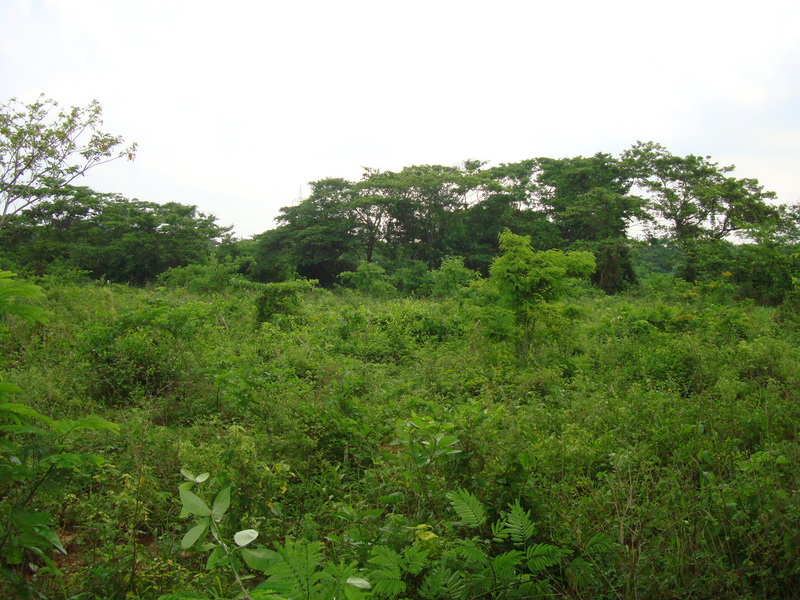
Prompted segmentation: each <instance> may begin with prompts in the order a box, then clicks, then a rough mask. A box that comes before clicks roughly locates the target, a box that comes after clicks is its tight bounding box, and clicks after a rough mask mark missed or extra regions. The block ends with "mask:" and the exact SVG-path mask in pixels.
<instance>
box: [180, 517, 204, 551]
mask: <svg viewBox="0 0 800 600" xmlns="http://www.w3.org/2000/svg"><path fill="white" fill-rule="evenodd" d="M210 522H211V521H210V520H209V518H208V517H206V518H204V519H201V520H200V522H199V523H198V524H197V525H195V526H194V527H192V528H191V529H190V530H189V531H187V532H186V535H184V536H183V539H182V540H181V548H183V549H184V550H186V549H187V548H191V547H192V546H194V544H195V542H197V540H199V539H200V538H202V537H203V536H205V534H206V531H208V526H209V524H210Z"/></svg>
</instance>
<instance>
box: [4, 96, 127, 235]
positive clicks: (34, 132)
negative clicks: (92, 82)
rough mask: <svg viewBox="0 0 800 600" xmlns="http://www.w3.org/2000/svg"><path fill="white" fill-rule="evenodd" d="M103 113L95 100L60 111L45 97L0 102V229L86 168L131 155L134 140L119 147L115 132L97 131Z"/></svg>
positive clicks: (56, 105) (118, 137)
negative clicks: (35, 99)
mask: <svg viewBox="0 0 800 600" xmlns="http://www.w3.org/2000/svg"><path fill="white" fill-rule="evenodd" d="M102 113H103V109H102V108H101V106H100V104H99V103H98V102H97V101H96V100H93V101H92V102H91V103H89V104H88V105H87V106H84V107H78V106H73V107H71V108H67V109H63V110H59V109H58V103H57V102H55V101H54V100H49V99H47V98H45V97H44V96H40V97H39V99H38V100H37V101H35V102H32V103H30V104H24V103H22V102H20V101H18V100H16V99H13V98H12V99H11V100H10V101H9V102H7V103H6V104H3V105H0V209H1V210H2V212H0V228H2V227H3V225H4V224H5V223H6V221H8V219H9V217H11V216H13V215H15V214H17V213H19V212H20V211H22V210H24V209H25V208H27V207H29V206H31V205H33V204H35V203H36V202H39V201H41V200H43V199H45V198H46V197H47V194H48V193H50V192H51V191H52V190H53V189H54V188H57V187H61V186H64V185H67V184H69V183H71V182H72V181H74V180H75V178H76V177H78V176H80V175H83V174H84V173H86V172H87V171H88V170H89V169H92V168H94V167H96V166H98V165H101V164H103V163H107V162H110V161H112V160H117V159H119V158H123V157H125V158H127V159H128V160H133V159H134V157H135V154H136V144H132V145H131V146H128V147H127V148H124V149H120V147H121V145H122V142H123V140H122V138H121V137H120V136H118V135H111V134H108V133H105V132H103V131H101V130H100V127H101V126H102V124H103V120H102Z"/></svg>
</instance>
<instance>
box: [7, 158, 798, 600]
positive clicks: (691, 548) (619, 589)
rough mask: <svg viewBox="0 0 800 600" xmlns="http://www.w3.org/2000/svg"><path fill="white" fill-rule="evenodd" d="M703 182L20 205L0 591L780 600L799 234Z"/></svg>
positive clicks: (789, 548) (705, 169)
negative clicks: (250, 212)
mask: <svg viewBox="0 0 800 600" xmlns="http://www.w3.org/2000/svg"><path fill="white" fill-rule="evenodd" d="M729 172H730V170H729V169H727V168H724V169H720V168H718V167H717V166H716V165H715V164H714V163H711V162H710V160H708V159H704V158H697V157H685V158H681V157H673V156H671V155H669V153H667V152H666V151H665V150H664V149H663V148H661V147H660V146H657V145H654V144H640V145H637V146H635V147H634V148H633V149H632V150H631V151H630V152H629V153H626V154H625V155H623V156H622V157H620V158H619V159H615V158H613V157H611V156H608V155H603V154H598V155H596V156H594V157H591V158H584V157H576V158H573V159H559V160H552V159H534V160H530V161H523V162H521V163H518V164H512V165H501V166H499V167H491V168H485V165H483V164H482V163H479V162H477V161H470V162H468V163H466V164H465V165H463V166H462V167H452V168H450V167H448V168H445V167H435V166H434V167H430V166H428V167H410V168H407V169H404V170H403V171H401V172H400V173H382V172H378V171H374V170H368V171H367V172H366V173H365V176H364V178H363V180H362V181H360V182H357V183H351V182H347V181H344V180H341V179H331V180H324V181H321V182H316V183H315V184H314V186H313V191H312V194H311V196H310V197H309V199H307V200H306V201H304V202H301V203H300V204H298V205H297V206H293V207H289V208H286V209H284V210H283V213H282V217H281V223H280V225H279V227H277V228H276V229H274V230H271V231H268V232H265V233H264V234H262V235H260V236H256V238H254V239H253V240H236V239H233V238H231V237H229V236H226V235H225V233H226V232H225V231H224V230H222V229H220V228H218V227H216V225H214V218H213V217H207V216H205V215H202V214H200V213H198V212H197V211H196V209H195V207H186V206H182V205H178V204H174V203H173V204H165V205H155V204H150V203H145V202H140V201H129V200H126V199H124V198H120V197H117V196H114V195H107V194H100V193H96V192H94V191H92V190H88V189H86V188H77V187H72V186H69V185H66V184H64V185H55V186H53V187H50V188H47V190H49V191H46V190H45V188H44V187H40V188H39V191H40V192H41V194H43V196H42V197H41V198H40V199H39V201H38V202H37V203H36V204H35V205H33V206H30V207H28V209H27V210H22V211H19V212H18V213H17V214H14V215H11V216H9V217H8V219H7V222H6V223H5V225H4V226H3V227H2V229H0V266H2V267H4V269H9V268H10V267H13V268H14V269H15V270H18V272H19V275H18V276H14V275H13V274H12V273H11V272H10V270H3V271H0V319H1V320H0V475H1V477H0V596H2V597H9V598H53V599H57V598H58V599H76V600H77V599H80V600H93V599H101V598H102V599H105V598H120V599H123V598H125V599H141V600H178V599H191V598H193V599H197V600H201V599H206V600H209V599H212V598H213V599H217V598H220V599H222V598H229V599H233V598H245V599H251V600H258V599H271V600H280V599H292V600H294V599H299V598H329V599H333V598H347V599H350V600H358V599H364V598H376V599H381V598H386V599H451V598H455V599H465V600H467V599H470V600H473V599H483V598H504V599H512V598H519V599H527V598H551V597H559V598H582V599H583V598H587V599H588V598H608V599H612V598H613V599H618V598H691V597H713V598H752V599H755V598H765V597H796V596H798V595H800V566H799V564H798V561H797V554H798V547H799V546H800V495H798V490H799V489H800V444H798V441H799V439H798V436H800V428H799V427H798V423H800V398H799V397H798V390H800V317H798V315H799V314H800V287H798V286H799V285H800V283H799V282H798V279H799V277H798V266H800V265H799V264H798V261H799V260H800V252H799V250H798V240H799V239H800V236H799V235H798V222H799V221H798V211H797V208H796V207H775V206H771V205H767V204H766V203H764V200H765V199H767V198H768V194H766V193H762V192H761V191H760V188H758V186H757V183H755V182H752V181H741V180H736V179H733V178H731V177H730V176H729V175H728V173H729ZM637 190H638V191H637ZM634 192H636V193H641V194H642V196H636V195H635V193H634ZM643 219H644V220H648V221H647V222H648V223H649V224H650V226H651V227H652V232H653V235H652V236H651V237H650V238H648V239H647V240H646V241H637V240H633V239H631V238H629V237H628V231H627V230H628V226H629V225H630V224H631V223H634V222H636V221H637V220H639V221H642V220H643ZM657 231H661V232H662V233H663V236H661V237H659V236H657V235H656V232H657ZM734 231H736V232H738V233H739V234H740V235H741V236H744V237H741V238H739V239H737V240H732V239H726V237H725V235H726V234H729V233H731V232H734ZM689 274H692V275H693V276H692V277H688V278H687V275H689ZM136 284H143V285H136ZM196 473H197V474H198V475H195V474H196Z"/></svg>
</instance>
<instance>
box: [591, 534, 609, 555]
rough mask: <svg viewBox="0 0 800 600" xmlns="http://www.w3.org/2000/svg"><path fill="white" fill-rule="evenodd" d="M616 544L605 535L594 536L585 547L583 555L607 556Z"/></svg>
mask: <svg viewBox="0 0 800 600" xmlns="http://www.w3.org/2000/svg"><path fill="white" fill-rule="evenodd" d="M615 544H616V542H615V541H614V538H612V537H611V536H609V535H606V534H605V533H596V534H594V535H593V536H592V537H591V538H590V539H589V541H588V542H586V544H585V545H584V546H583V554H585V555H591V554H595V555H596V554H606V553H608V552H609V551H610V550H611V549H612V548H613V547H614V545H615Z"/></svg>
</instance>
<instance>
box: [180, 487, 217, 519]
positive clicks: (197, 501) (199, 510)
mask: <svg viewBox="0 0 800 600" xmlns="http://www.w3.org/2000/svg"><path fill="white" fill-rule="evenodd" d="M179 493H180V496H181V502H182V503H183V510H182V511H181V516H182V517H184V516H188V515H197V516H198V517H208V516H209V515H211V509H210V508H208V505H206V503H205V502H204V501H203V499H202V498H200V496H198V495H197V494H195V493H194V492H191V491H189V490H188V489H186V488H183V487H181V488H180V489H179Z"/></svg>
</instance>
